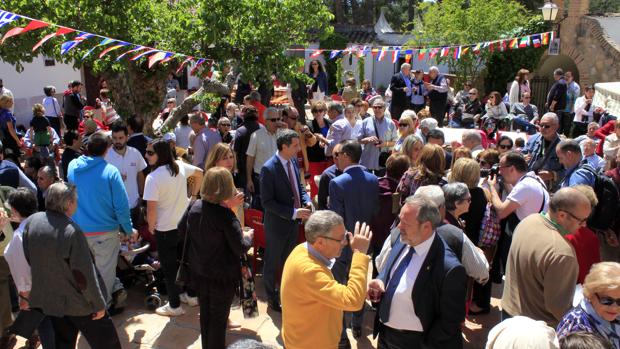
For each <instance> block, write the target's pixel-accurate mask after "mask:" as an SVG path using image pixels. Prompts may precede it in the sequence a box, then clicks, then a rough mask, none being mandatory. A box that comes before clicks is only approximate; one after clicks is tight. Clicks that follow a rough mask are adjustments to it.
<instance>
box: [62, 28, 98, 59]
mask: <svg viewBox="0 0 620 349" xmlns="http://www.w3.org/2000/svg"><path fill="white" fill-rule="evenodd" d="M92 36H94V35H93V34H90V33H84V32H80V35H78V36H76V37H75V38H74V39H73V40H71V41H67V42H64V43H63V44H62V45H60V54H61V55H64V54H65V53H67V52H69V50H71V49H72V48H74V47H75V46H77V45H79V44H80V43H81V42H82V41H84V40H86V39H88V38H90V37H92Z"/></svg>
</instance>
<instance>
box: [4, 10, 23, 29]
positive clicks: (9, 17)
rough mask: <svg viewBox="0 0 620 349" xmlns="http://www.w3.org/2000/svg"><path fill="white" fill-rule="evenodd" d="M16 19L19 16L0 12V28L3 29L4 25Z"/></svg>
mask: <svg viewBox="0 0 620 349" xmlns="http://www.w3.org/2000/svg"><path fill="white" fill-rule="evenodd" d="M18 18H19V16H18V15H16V14H14V13H11V12H7V11H0V28H2V27H4V26H5V25H7V24H9V23H11V22H13V21H14V20H16V19H18Z"/></svg>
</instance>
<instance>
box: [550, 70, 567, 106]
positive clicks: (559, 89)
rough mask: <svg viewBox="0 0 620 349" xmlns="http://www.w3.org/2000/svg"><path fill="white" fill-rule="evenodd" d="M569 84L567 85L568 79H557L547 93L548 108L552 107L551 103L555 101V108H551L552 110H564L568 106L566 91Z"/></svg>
mask: <svg viewBox="0 0 620 349" xmlns="http://www.w3.org/2000/svg"><path fill="white" fill-rule="evenodd" d="M567 89H568V86H567V85H566V80H564V78H561V79H560V80H558V81H556V82H555V83H554V84H553V85H552V86H551V90H549V94H548V95H547V108H550V107H551V103H552V102H553V101H555V102H556V103H555V107H554V108H553V110H549V111H552V112H556V111H558V110H559V111H562V110H564V108H566V91H567Z"/></svg>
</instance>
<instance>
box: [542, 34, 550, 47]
mask: <svg viewBox="0 0 620 349" xmlns="http://www.w3.org/2000/svg"><path fill="white" fill-rule="evenodd" d="M541 42H542V45H543V46H547V45H549V33H542V40H541Z"/></svg>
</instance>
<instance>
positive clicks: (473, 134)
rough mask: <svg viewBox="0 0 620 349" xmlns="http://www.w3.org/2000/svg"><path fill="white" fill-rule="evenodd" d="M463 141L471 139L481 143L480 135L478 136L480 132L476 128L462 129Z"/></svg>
mask: <svg viewBox="0 0 620 349" xmlns="http://www.w3.org/2000/svg"><path fill="white" fill-rule="evenodd" d="M462 137H463V142H465V141H471V142H476V143H478V144H480V143H482V136H480V132H478V130H465V131H463V136H462Z"/></svg>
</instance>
